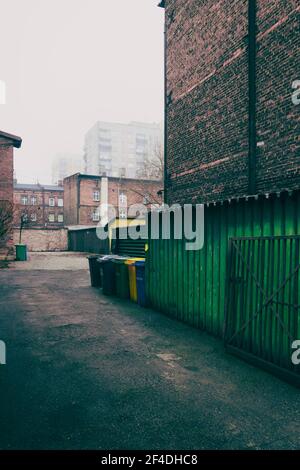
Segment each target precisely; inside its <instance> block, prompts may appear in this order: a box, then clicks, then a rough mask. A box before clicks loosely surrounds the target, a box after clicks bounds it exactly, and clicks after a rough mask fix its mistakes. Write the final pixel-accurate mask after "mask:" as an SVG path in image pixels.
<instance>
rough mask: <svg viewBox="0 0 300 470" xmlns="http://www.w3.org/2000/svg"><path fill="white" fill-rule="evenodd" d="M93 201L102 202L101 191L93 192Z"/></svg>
mask: <svg viewBox="0 0 300 470" xmlns="http://www.w3.org/2000/svg"><path fill="white" fill-rule="evenodd" d="M93 200H94V201H100V191H94V192H93Z"/></svg>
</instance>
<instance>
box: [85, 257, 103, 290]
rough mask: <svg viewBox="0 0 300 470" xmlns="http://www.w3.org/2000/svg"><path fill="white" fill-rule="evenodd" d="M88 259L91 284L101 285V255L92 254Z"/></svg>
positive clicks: (94, 285)
mask: <svg viewBox="0 0 300 470" xmlns="http://www.w3.org/2000/svg"><path fill="white" fill-rule="evenodd" d="M87 259H88V260H89V268H90V278H91V286H92V287H101V276H100V269H99V264H98V263H97V260H98V259H99V255H90V256H88V257H87Z"/></svg>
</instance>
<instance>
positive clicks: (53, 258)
mask: <svg viewBox="0 0 300 470" xmlns="http://www.w3.org/2000/svg"><path fill="white" fill-rule="evenodd" d="M22 265H23V268H22ZM0 340H3V341H5V343H6V347H7V364H6V365H1V366H0V386H1V401H0V448H1V449H118V448H120V449H296V448H299V447H300V435H299V419H300V392H299V390H297V389H295V388H293V387H292V386H290V385H288V384H286V383H284V382H281V381H280V380H279V379H276V378H275V377H273V376H271V375H269V374H267V373H265V372H263V371H261V370H259V369H256V368H254V367H252V366H250V365H248V364H246V363H244V362H242V361H240V360H238V359H237V358H235V357H232V356H229V355H226V354H225V353H224V350H223V345H222V343H221V342H220V341H219V340H216V339H215V338H212V337H210V336H208V335H207V334H205V333H202V332H200V331H198V330H196V329H193V328H191V327H189V326H186V325H184V324H182V323H179V322H177V321H175V320H172V319H170V318H167V317H166V316H164V315H162V314H159V313H157V312H155V311H153V310H150V309H143V308H140V307H138V306H136V305H134V304H132V303H130V302H127V301H119V300H118V299H115V298H110V297H105V296H103V295H102V294H101V291H100V290H98V289H93V288H91V287H90V285H89V273H88V271H87V260H86V255H83V254H69V253H60V254H58V253H53V254H47V253H46V254H34V255H32V256H31V258H30V261H29V262H27V264H26V263H12V264H11V265H10V268H8V269H0Z"/></svg>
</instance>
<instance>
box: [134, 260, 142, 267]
mask: <svg viewBox="0 0 300 470" xmlns="http://www.w3.org/2000/svg"><path fill="white" fill-rule="evenodd" d="M134 265H135V266H139V267H140V268H144V267H145V260H144V261H136V262H135V263H134Z"/></svg>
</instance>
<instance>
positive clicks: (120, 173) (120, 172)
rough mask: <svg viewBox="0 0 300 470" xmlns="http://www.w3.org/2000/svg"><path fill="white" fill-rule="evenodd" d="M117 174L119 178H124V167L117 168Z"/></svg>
mask: <svg viewBox="0 0 300 470" xmlns="http://www.w3.org/2000/svg"><path fill="white" fill-rule="evenodd" d="M119 175H120V178H125V176H126V168H120V169H119Z"/></svg>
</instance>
